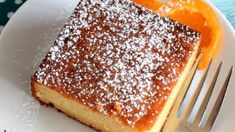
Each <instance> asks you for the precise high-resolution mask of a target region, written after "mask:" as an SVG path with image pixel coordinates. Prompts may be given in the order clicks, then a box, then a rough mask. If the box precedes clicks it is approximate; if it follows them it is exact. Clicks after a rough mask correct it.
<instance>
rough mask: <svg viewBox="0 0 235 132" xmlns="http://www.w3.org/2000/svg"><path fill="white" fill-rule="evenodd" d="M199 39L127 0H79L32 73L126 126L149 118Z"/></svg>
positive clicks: (36, 77) (173, 83)
mask: <svg viewBox="0 0 235 132" xmlns="http://www.w3.org/2000/svg"><path fill="white" fill-rule="evenodd" d="M198 40H199V34H198V33H197V32H194V31H192V30H191V29H189V28H188V27H187V26H182V25H181V24H179V23H177V22H173V21H171V20H169V19H168V18H163V17H160V16H159V15H157V14H155V13H153V12H151V11H149V10H147V9H144V8H142V7H140V6H138V5H136V4H134V3H132V2H130V1H128V0H83V1H81V2H80V4H79V5H78V6H77V7H76V9H75V11H74V13H73V15H72V16H71V17H70V19H69V21H68V22H67V23H66V25H65V26H64V28H63V30H62V32H61V33H60V35H59V36H58V38H57V40H56V41H55V43H54V45H53V46H52V47H51V48H50V51H49V53H48V54H47V56H46V58H45V59H44V60H43V62H42V64H41V65H40V67H39V69H38V71H37V72H36V73H35V76H34V78H35V79H36V80H37V81H38V82H40V83H43V84H44V85H47V86H50V87H53V88H55V89H56V90H58V91H59V92H60V93H61V94H67V95H70V96H71V97H72V98H74V99H76V100H78V101H80V102H81V103H83V104H85V105H87V106H89V107H90V108H92V109H95V110H98V111H100V112H101V113H103V114H109V115H112V116H115V117H118V119H120V120H121V121H123V122H125V123H127V124H128V125H130V126H135V125H136V124H137V123H138V122H140V121H141V120H142V119H143V117H146V116H149V120H150V121H151V122H153V121H154V119H156V118H155V117H157V116H158V114H159V113H160V112H161V108H162V106H163V105H164V103H165V102H166V100H167V98H168V95H169V93H170V92H171V90H172V87H173V86H174V85H175V83H176V81H177V80H178V77H179V75H180V74H181V72H182V69H183V68H184V66H185V64H186V62H187V61H188V59H189V57H190V55H191V53H192V51H193V49H194V46H195V44H196V42H197V41H198ZM151 117H153V118H151Z"/></svg>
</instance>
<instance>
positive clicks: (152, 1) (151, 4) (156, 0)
mask: <svg viewBox="0 0 235 132" xmlns="http://www.w3.org/2000/svg"><path fill="white" fill-rule="evenodd" d="M132 1H133V2H135V3H137V4H139V5H142V6H144V7H146V8H148V9H151V10H153V11H156V10H158V8H159V7H160V6H161V5H162V2H161V0H132Z"/></svg>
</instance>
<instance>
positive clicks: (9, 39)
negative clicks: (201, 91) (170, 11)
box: [0, 0, 235, 132]
mask: <svg viewBox="0 0 235 132" xmlns="http://www.w3.org/2000/svg"><path fill="white" fill-rule="evenodd" d="M77 3H78V0H48V1H42V0H29V1H27V2H26V3H25V4H24V5H23V6H22V7H21V8H20V9H19V10H18V11H17V12H16V13H15V15H14V16H13V17H12V19H11V20H10V21H9V22H8V24H7V26H6V27H5V29H4V30H3V32H2V34H1V36H0V91H1V92H0V131H1V132H2V131H3V130H7V131H9V132H11V131H17V132H20V131H22V132H27V131H33V132H42V131H43V132H54V131H56V132H64V131H70V132H78V131H79V132H88V131H89V132H90V131H93V130H92V129H90V128H88V127H86V126H84V125H81V124H80V123H79V122H77V121H75V120H72V119H70V118H68V117H66V116H65V115H64V114H61V113H59V112H56V110H55V109H52V108H47V107H45V106H40V105H39V103H38V102H37V101H35V100H34V99H33V98H32V97H31V95H30V76H31V75H32V74H33V71H34V70H35V68H36V67H37V65H38V64H39V63H40V60H41V59H42V57H43V56H44V55H45V54H46V52H47V50H48V47H49V46H50V45H51V44H52V43H53V41H54V40H55V38H56V36H57V34H58V33H59V31H60V29H61V27H62V25H63V23H64V22H65V21H66V19H67V18H68V17H69V15H70V14H71V13H72V11H73V9H74V7H75V6H76V4H77ZM218 15H219V16H220V20H221V22H222V25H223V29H224V42H223V47H222V49H221V52H220V55H219V57H218V59H217V61H216V62H215V64H216V63H217V62H219V61H220V60H223V64H224V65H223V67H222V70H224V72H222V74H221V75H220V78H219V81H218V84H219V85H220V84H222V83H221V80H223V78H224V76H225V75H226V74H227V72H228V69H229V67H230V66H231V65H232V64H233V65H234V64H235V59H233V57H235V35H234V32H233V29H232V26H231V25H230V24H229V23H228V21H227V20H226V19H225V17H223V15H221V13H219V12H218ZM232 80H233V81H232V82H231V83H230V88H229V89H228V92H227V95H226V99H225V101H224V104H223V106H222V109H221V112H220V114H219V118H218V119H217V123H216V125H215V131H218V132H219V131H231V130H232V128H235V126H234V122H235V112H234V111H235V101H233V98H234V97H235V89H234V88H233V87H235V76H233V77H232ZM219 85H217V87H219Z"/></svg>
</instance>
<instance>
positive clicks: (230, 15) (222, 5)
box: [0, 0, 235, 32]
mask: <svg viewBox="0 0 235 132" xmlns="http://www.w3.org/2000/svg"><path fill="white" fill-rule="evenodd" d="M25 1H26V0H0V32H1V31H2V30H3V28H4V26H5V25H6V23H7V22H8V20H9V19H10V18H11V17H12V16H13V15H14V12H15V11H16V10H17V9H18V8H19V7H20V6H21V5H22V4H23V3H24V2H25ZM164 1H165V0H164ZM210 1H211V2H212V3H213V4H214V5H215V6H216V7H217V8H218V9H219V10H220V11H221V12H222V13H223V14H224V15H225V16H226V18H227V19H228V20H229V21H230V23H231V24H232V25H233V27H234V28H235V0H210Z"/></svg>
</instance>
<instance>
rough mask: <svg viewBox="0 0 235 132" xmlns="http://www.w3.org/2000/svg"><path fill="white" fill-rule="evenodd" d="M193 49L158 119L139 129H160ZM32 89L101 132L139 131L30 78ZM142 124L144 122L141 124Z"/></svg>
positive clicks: (156, 131)
mask: <svg viewBox="0 0 235 132" xmlns="http://www.w3.org/2000/svg"><path fill="white" fill-rule="evenodd" d="M196 51H197V50H195V51H194V52H193V54H192V56H191V57H190V59H189V61H188V63H187V65H186V67H185V69H184V71H183V73H182V75H181V76H180V78H179V80H178V82H177V84H176V86H175V87H174V88H173V91H172V92H171V94H170V96H169V98H168V101H167V103H166V104H165V106H164V109H163V110H162V112H161V114H160V115H159V117H158V119H157V120H156V122H155V125H154V126H153V127H152V129H151V130H141V131H144V132H158V131H160V130H161V128H162V126H163V124H164V122H165V120H166V118H167V115H168V114H169V111H170V109H171V107H172V105H173V103H174V100H175V98H176V96H177V94H178V92H179V90H180V87H181V85H182V84H183V81H184V80H185V78H186V76H187V74H188V72H189V70H190V68H191V67H192V65H193V62H194V60H195V56H196V53H197V52H196ZM32 91H33V96H34V97H35V98H37V99H38V100H39V101H41V102H43V103H45V104H53V106H54V107H56V108H57V109H59V110H61V111H63V112H64V113H66V114H67V115H68V116H70V117H72V118H74V119H76V120H79V121H80V122H82V123H84V124H86V125H88V126H91V127H94V128H96V129H98V130H100V131H103V132H111V131H112V132H139V131H140V129H138V128H135V127H134V128H132V127H129V126H127V125H124V124H123V123H121V122H119V121H118V120H117V119H116V118H114V117H111V116H108V115H103V114H101V113H99V112H97V111H94V110H92V109H90V108H89V107H88V106H86V105H83V104H81V103H79V102H77V101H75V100H72V99H69V98H66V97H64V96H63V95H61V94H60V93H58V92H57V91H55V90H53V89H51V88H50V87H47V86H45V85H43V84H40V83H37V82H36V81H34V80H32ZM143 125H144V124H143Z"/></svg>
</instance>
